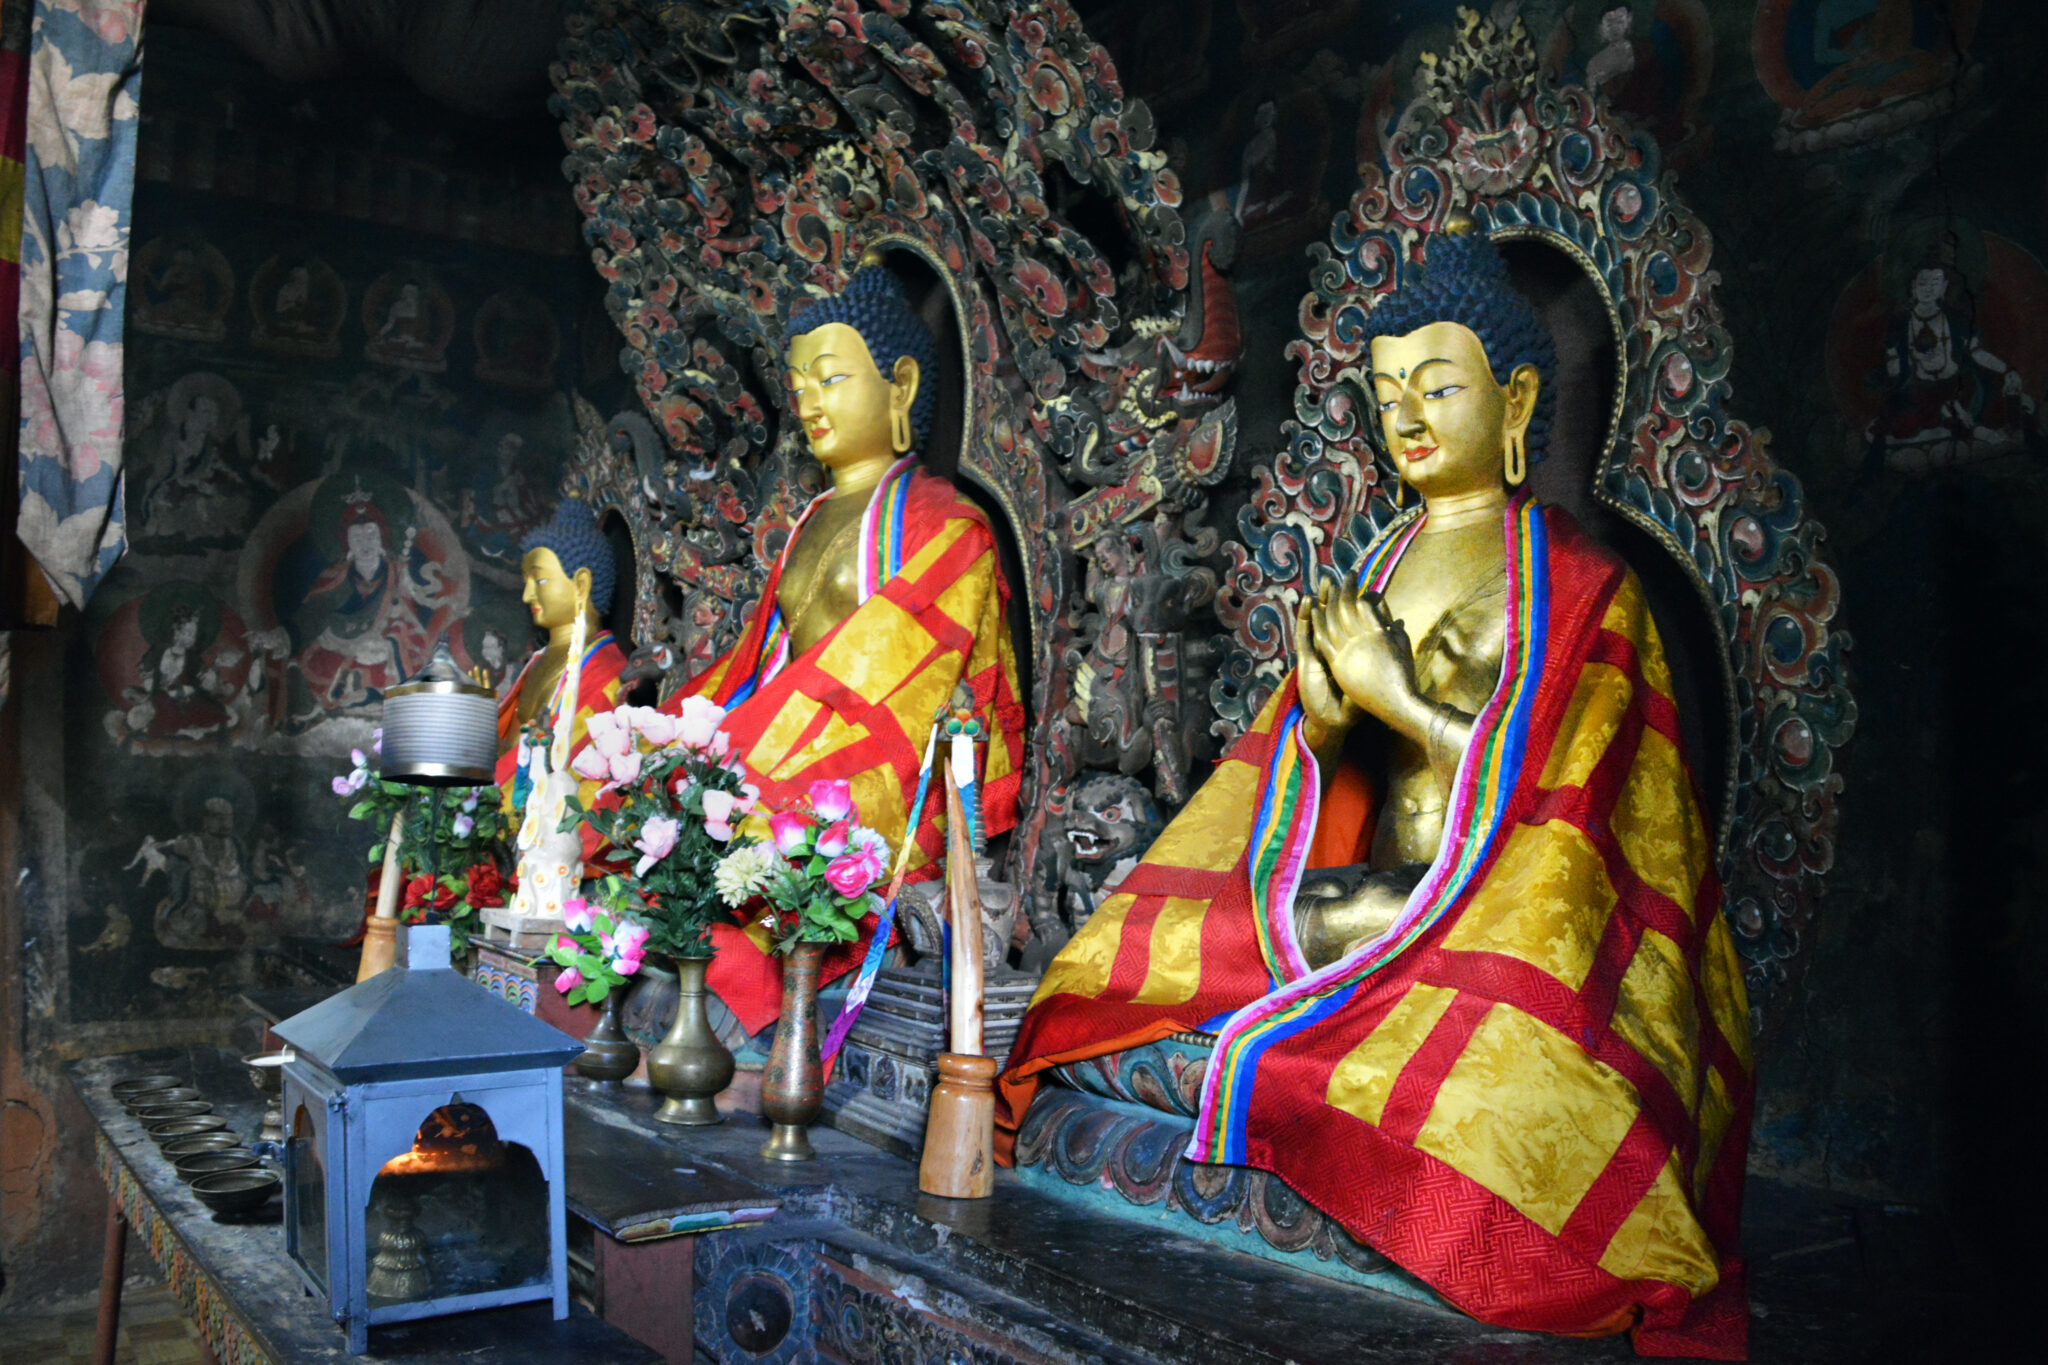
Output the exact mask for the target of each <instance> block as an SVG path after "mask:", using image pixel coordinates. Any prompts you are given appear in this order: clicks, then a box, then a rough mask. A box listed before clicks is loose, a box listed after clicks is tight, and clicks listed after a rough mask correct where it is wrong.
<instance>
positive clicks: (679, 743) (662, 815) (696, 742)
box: [562, 697, 759, 958]
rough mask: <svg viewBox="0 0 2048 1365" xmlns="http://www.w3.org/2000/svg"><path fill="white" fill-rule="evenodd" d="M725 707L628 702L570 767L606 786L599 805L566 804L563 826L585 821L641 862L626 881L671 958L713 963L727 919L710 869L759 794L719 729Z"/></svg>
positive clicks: (597, 725)
mask: <svg viewBox="0 0 2048 1365" xmlns="http://www.w3.org/2000/svg"><path fill="white" fill-rule="evenodd" d="M724 720H725V711H724V709H723V708H721V707H719V706H718V705H716V704H715V703H713V702H711V701H709V700H707V699H705V698H703V697H688V698H685V699H684V701H683V705H682V710H681V712H680V714H677V715H673V716H671V715H667V714H665V713H663V712H660V711H657V710H655V709H654V708H652V707H647V706H621V707H618V708H617V709H615V710H613V711H609V712H601V713H599V714H596V715H593V716H592V717H591V718H590V720H589V722H588V724H589V735H590V743H589V744H588V745H586V746H585V747H584V748H583V749H582V750H581V751H579V752H578V753H577V755H576V757H575V758H574V759H573V760H572V761H571V762H570V765H569V766H570V767H571V769H573V770H574V772H575V773H576V775H577V776H578V777H580V778H582V779H584V780H585V781H589V782H597V783H599V784H600V786H599V788H598V791H597V795H596V798H595V800H594V802H593V804H592V805H591V806H589V807H587V808H586V807H585V806H584V805H583V802H582V801H581V800H580V799H579V798H577V797H574V796H572V797H570V798H569V807H570V810H569V813H568V814H567V815H565V816H564V818H563V824H562V828H563V829H564V830H568V829H573V828H575V826H576V824H577V823H578V822H587V823H588V824H589V825H590V826H591V827H592V828H593V829H595V830H596V831H597V832H598V833H599V834H601V835H603V836H604V838H605V839H606V840H607V841H608V842H609V843H610V844H611V846H612V848H613V850H614V856H617V857H621V858H624V857H628V856H631V855H633V854H635V853H637V854H638V855H639V856H638V858H637V859H636V860H635V861H634V863H633V870H632V873H631V875H630V876H627V877H623V878H621V879H620V881H621V885H622V886H623V887H624V888H626V890H627V891H628V892H629V893H630V894H633V895H636V896H638V898H639V899H640V901H641V902H642V903H643V904H644V906H645V908H644V910H639V911H636V913H638V914H640V915H642V916H643V917H644V918H645V919H646V921H647V925H648V927H649V928H650V929H651V931H652V936H651V938H650V939H649V940H648V944H649V946H650V947H652V948H653V949H654V950H655V951H656V952H661V953H666V954H668V955H669V956H671V957H695V958H701V957H710V956H711V953H712V948H711V926H712V925H713V924H721V923H728V922H729V916H728V914H727V911H726V905H725V902H724V901H723V900H722V899H721V898H720V896H719V893H718V891H717V889H716V886H715V885H714V881H713V873H714V871H715V869H716V868H717V867H718V866H719V862H720V860H721V858H723V857H724V855H725V846H726V844H727V843H728V842H729V841H730V840H731V839H732V837H733V833H734V830H735V828H736V826H737V825H738V823H739V822H740V821H741V820H742V819H744V818H745V817H746V815H747V814H748V813H749V812H750V811H751V810H752V809H753V807H754V802H755V800H756V798H757V797H758V795H759V793H758V792H757V791H756V790H755V789H754V788H753V787H751V786H749V785H748V784H747V783H746V781H745V780H744V777H743V772H744V770H743V769H742V768H741V766H740V763H739V760H738V759H736V758H734V757H733V756H732V742H731V740H730V739H729V738H728V737H727V736H726V733H725V731H724V730H723V729H721V728H720V726H721V725H722V724H723V722H724Z"/></svg>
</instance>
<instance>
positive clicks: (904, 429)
mask: <svg viewBox="0 0 2048 1365" xmlns="http://www.w3.org/2000/svg"><path fill="white" fill-rule="evenodd" d="M910 438H911V430H910V413H909V411H908V410H907V409H904V408H899V407H896V406H895V405H894V404H891V405H890V407H889V445H890V447H891V448H892V449H894V450H895V452H896V453H897V454H898V455H902V454H905V453H906V452H908V451H909V449H910Z"/></svg>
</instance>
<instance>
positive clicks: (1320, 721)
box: [1294, 582, 1364, 750]
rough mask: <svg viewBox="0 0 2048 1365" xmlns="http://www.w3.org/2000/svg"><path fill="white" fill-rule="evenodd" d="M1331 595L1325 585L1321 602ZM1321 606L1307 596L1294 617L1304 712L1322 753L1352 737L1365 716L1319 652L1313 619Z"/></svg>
mask: <svg viewBox="0 0 2048 1365" xmlns="http://www.w3.org/2000/svg"><path fill="white" fill-rule="evenodd" d="M1329 596H1330V584H1329V583H1328V582H1325V583H1324V584H1323V591H1322V598H1321V600H1323V601H1327V600H1328V598H1329ZM1317 605H1318V599H1316V598H1310V597H1303V598H1302V599H1301V608H1300V610H1298V611H1297V612H1296V613H1295V615H1294V656H1295V665H1294V667H1295V681H1296V685H1297V686H1298V687H1299V688H1300V691H1301V709H1302V710H1303V711H1304V712H1305V713H1306V714H1307V716H1308V727H1309V735H1308V741H1309V747H1310V748H1312V749H1317V750H1321V749H1322V748H1324V747H1325V745H1326V744H1327V743H1328V742H1329V741H1332V740H1338V739H1342V738H1343V737H1344V736H1345V735H1347V734H1349V733H1350V732H1351V727H1352V726H1354V725H1356V724H1358V721H1359V718H1360V717H1361V716H1362V715H1363V714H1364V713H1363V712H1361V711H1360V710H1359V709H1358V707H1357V706H1355V705H1353V704H1352V701H1351V699H1350V698H1349V697H1347V696H1345V695H1344V692H1343V690H1342V689H1341V688H1339V687H1338V686H1337V681H1336V679H1334V678H1332V677H1331V676H1330V669H1329V665H1327V664H1325V663H1324V662H1323V656H1322V655H1321V654H1320V653H1319V652H1318V651H1317V649H1316V632H1315V624H1314V622H1313V621H1312V620H1311V619H1310V618H1311V616H1312V614H1313V613H1314V611H1315V609H1316V607H1317Z"/></svg>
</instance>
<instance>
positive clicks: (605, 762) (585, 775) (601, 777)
mask: <svg viewBox="0 0 2048 1365" xmlns="http://www.w3.org/2000/svg"><path fill="white" fill-rule="evenodd" d="M569 771H570V772H572V773H574V774H576V776H578V777H580V778H582V779H583V780H584V781H586V782H607V781H610V780H611V775H612V761H611V760H610V759H608V758H606V757H605V756H604V751H603V750H602V749H599V748H598V747H597V746H596V745H595V744H590V745H586V746H584V747H583V748H581V749H578V750H577V751H576V757H574V758H572V759H570V760H569Z"/></svg>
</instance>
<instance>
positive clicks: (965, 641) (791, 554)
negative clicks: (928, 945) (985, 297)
mask: <svg viewBox="0 0 2048 1365" xmlns="http://www.w3.org/2000/svg"><path fill="white" fill-rule="evenodd" d="M786 359H787V368H788V374H789V381H790V390H791V404H790V406H791V408H792V410H793V412H794V414H795V416H796V417H797V419H798V420H799V421H800V422H801V423H802V426H803V433H804V439H805V441H806V442H807V444H808V447H809V449H810V452H811V454H812V455H813V456H814V457H815V458H816V459H817V461H818V462H819V463H820V464H821V465H823V466H824V468H825V472H826V474H827V476H828V478H829V479H830V481H831V487H830V488H829V489H828V490H827V491H826V492H824V493H822V494H820V495H819V496H818V497H816V498H815V499H813V500H812V501H811V503H810V505H809V506H808V507H807V508H805V509H804V511H803V513H802V515H801V516H800V517H799V518H798V519H797V521H796V524H795V526H794V527H793V529H792V531H791V534H790V536H789V538H788V541H787V542H786V544H785V546H784V548H783V552H782V555H781V557H780V559H779V560H778V562H777V563H776V564H775V565H774V567H773V568H772V569H771V570H770V572H769V575H768V579H767V584H766V586H765V588H764V589H763V591H762V593H761V597H760V600H759V602H758V603H757V604H756V606H755V608H754V610H753V614H752V617H751V619H750V620H749V622H748V624H747V626H746V628H745V629H744V630H743V632H742V633H741V635H740V639H739V643H738V644H737V645H735V646H734V647H733V648H732V649H731V650H730V651H728V652H727V653H725V654H724V655H722V656H721V657H720V658H718V659H717V660H715V661H714V662H713V663H712V664H711V666H710V667H708V668H706V669H704V670H703V671H701V672H699V673H698V674H696V675H695V676H694V677H692V678H690V679H689V680H688V681H687V682H685V683H684V684H683V686H682V687H681V688H680V689H679V690H678V691H677V692H676V693H675V694H674V696H672V697H671V698H670V699H669V700H668V701H667V702H666V703H665V706H666V707H667V708H668V709H671V710H673V709H676V708H679V707H680V706H681V704H682V699H683V698H685V697H690V696H703V697H709V698H710V699H711V700H713V701H715V702H717V703H718V704H719V705H720V706H723V707H725V708H727V710H728V712H729V714H728V716H727V718H726V721H725V729H726V732H727V733H728V734H729V735H730V736H731V737H732V741H733V745H734V748H735V751H736V752H737V753H738V755H739V756H740V758H741V760H742V761H743V762H744V763H745V764H746V768H747V775H748V780H749V781H751V782H753V783H754V784H756V785H757V786H759V787H760V788H761V791H762V796H763V800H764V801H765V802H767V803H770V804H780V803H787V802H793V801H800V800H802V799H803V798H804V796H805V793H806V792H807V791H808V790H809V788H810V785H811V784H812V783H814V782H818V781H822V780H831V779H839V780H845V781H847V782H850V783H851V784H852V789H853V798H854V801H855V803H856V804H857V806H858V807H859V809H860V812H861V818H862V820H863V821H864V822H865V823H866V824H868V825H869V826H870V827H872V828H874V829H876V830H878V831H879V832H881V833H882V834H883V835H884V836H885V837H887V839H888V840H889V843H890V845H891V847H892V848H900V847H901V844H902V841H903V840H904V839H905V838H911V839H914V840H915V842H916V849H915V851H914V852H913V853H912V855H911V868H912V875H913V876H915V875H916V872H917V871H918V869H920V868H923V867H925V866H927V865H929V864H931V860H932V859H933V858H935V857H936V856H937V855H938V854H939V852H940V851H941V849H942V847H943V835H942V834H941V832H940V825H939V810H940V807H939V806H938V805H937V803H930V802H928V803H927V805H926V808H925V811H924V814H923V817H922V819H921V820H920V822H919V825H918V828H917V829H915V830H910V829H907V828H906V826H907V824H908V821H909V818H910V810H911V806H912V803H913V801H914V798H915V792H916V786H917V776H918V769H919V766H920V763H921V761H922V759H923V756H924V749H925V741H926V737H927V736H928V735H929V733H930V730H931V725H932V718H933V716H934V714H936V712H937V711H938V709H939V707H940V706H941V704H943V703H944V702H945V701H946V699H947V698H948V697H949V696H951V695H952V692H953V689H954V687H955V686H957V685H959V684H961V683H963V682H964V683H965V684H967V685H968V686H969V687H971V688H972V689H973V691H974V699H975V705H976V707H977V709H978V711H979V712H980V715H981V718H982V721H983V723H984V725H986V726H987V730H988V734H989V735H990V736H991V740H990V743H989V745H988V747H987V753H986V758H985V759H984V767H983V772H982V781H983V788H982V815H983V821H984V826H985V828H986V830H987V831H988V833H989V834H991V835H995V834H1001V833H1002V832H1003V831H1005V830H1007V829H1009V828H1010V827H1011V826H1012V825H1013V824H1014V823H1015V822H1016V809H1017V786H1018V775H1019V772H1020V770H1021V768H1022V766H1023V758H1024V754H1023V747H1024V746H1023V724H1024V711H1023V707H1022V705H1021V704H1020V703H1019V701H1018V697H1017V666H1016V660H1015V658H1014V656H1013V654H1012V651H1011V642H1010V633H1009V627H1008V624H1007V617H1006V615H1005V612H1006V602H1007V598H1008V589H1007V587H1006V585H1005V583H1004V581H1003V575H1002V569H1001V565H1000V562H999V558H998V550H997V545H996V540H995V535H994V532H993V531H992V529H991V527H990V524H989V521H988V518H987V516H986V515H984V514H983V513H982V511H981V510H980V509H979V508H978V507H976V506H975V505H974V504H973V503H972V502H970V501H968V499H967V498H966V497H964V496H963V495H962V494H961V493H960V492H959V491H958V490H957V489H955V487H954V486H953V484H952V483H951V482H949V481H948V480H946V479H944V478H942V477H940V476H938V475H936V474H933V473H931V472H930V471H928V470H926V469H924V468H923V467H921V466H920V464H919V463H918V459H917V453H916V452H917V448H918V445H919V444H920V443H921V442H922V441H923V440H924V439H925V437H926V436H927V434H928V432H929V429H930V426H931V419H932V411H933V408H934V406H935V391H936V385H935V383H934V381H935V379H936V376H937V374H938V365H937V350H936V347H935V345H934V342H933V340H932V336H931V333H930V332H929V331H928V330H927V329H926V327H925V325H924V324H923V323H922V322H921V321H920V320H919V319H918V317H917V316H916V314H915V313H913V312H912V311H911V308H910V304H909V300H908V298H907V296H906V294H905V292H904V288H903V285H902V283H901V282H900V281H899V280H898V279H897V278H896V276H895V275H893V274H892V273H891V272H890V271H889V270H888V269H887V268H886V267H884V266H882V265H880V264H875V263H869V264H866V265H864V266H863V268H862V269H860V270H858V271H857V272H855V273H854V275H853V277H852V278H851V280H850V281H849V282H848V284H847V286H846V288H845V289H844V290H843V291H842V292H841V293H839V294H838V295H836V296H834V297H832V298H829V299H825V300H822V301H820V302H818V303H816V304H813V305H812V306H811V307H810V308H808V309H806V310H804V311H802V312H799V313H797V315H796V316H795V317H794V318H793V319H792V320H791V322H790V325H789V329H788V345H787V352H786ZM713 933H714V938H715V940H716V942H717V944H718V955H717V957H716V958H714V959H713V962H712V966H711V969H710V976H709V984H710V987H711V989H712V991H713V992H714V993H715V994H717V996H718V997H719V998H720V999H721V1000H722V1001H724V1002H725V1004H726V1005H727V1006H728V1007H729V1008H730V1009H731V1010H732V1011H733V1013H734V1014H735V1015H736V1016H737V1017H738V1019H739V1021H740V1023H741V1025H742V1026H743V1027H745V1028H746V1030H747V1031H748V1032H749V1033H753V1032H756V1031H758V1030H759V1029H761V1028H763V1027H765V1026H766V1025H767V1024H768V1023H769V1022H770V1021H772V1020H773V1019H774V1018H775V1015H776V1012H777V1010H778V1009H779V1007H780V998H781V996H780V992H781V986H780V969H779V968H780V964H779V959H776V958H774V957H772V956H771V955H770V954H769V952H768V951H767V940H766V937H765V934H763V935H760V936H759V937H757V936H756V933H757V931H752V930H749V931H742V930H740V929H735V928H730V927H726V926H720V927H718V928H716V929H714V931H713ZM865 950H866V944H865V942H860V943H855V944H850V945H845V946H843V947H841V948H839V949H836V950H835V951H834V952H833V953H832V954H830V955H828V957H827V959H826V963H825V967H824V975H825V977H826V979H828V980H829V979H830V978H832V977H833V976H836V975H838V974H841V973H843V972H845V971H846V970H848V969H849V968H851V967H852V966H853V965H855V964H856V963H857V962H858V961H859V960H860V955H861V953H863V952H864V951H865Z"/></svg>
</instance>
